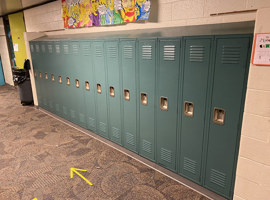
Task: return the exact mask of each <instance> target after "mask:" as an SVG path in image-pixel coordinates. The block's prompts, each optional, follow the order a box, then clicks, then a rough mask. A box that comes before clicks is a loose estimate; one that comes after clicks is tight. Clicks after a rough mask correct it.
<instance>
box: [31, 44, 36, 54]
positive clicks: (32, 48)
mask: <svg viewBox="0 0 270 200" xmlns="http://www.w3.org/2000/svg"><path fill="white" fill-rule="evenodd" d="M30 48H31V52H32V53H33V52H34V51H35V49H34V45H32V44H31V45H30Z"/></svg>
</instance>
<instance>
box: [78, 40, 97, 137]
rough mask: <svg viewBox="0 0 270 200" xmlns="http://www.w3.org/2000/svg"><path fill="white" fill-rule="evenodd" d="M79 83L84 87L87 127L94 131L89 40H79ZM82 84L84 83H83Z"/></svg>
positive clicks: (92, 78)
mask: <svg viewBox="0 0 270 200" xmlns="http://www.w3.org/2000/svg"><path fill="white" fill-rule="evenodd" d="M80 49H81V62H80V63H81V64H80V66H81V71H80V73H81V76H80V77H81V79H82V80H81V81H82V82H81V84H82V87H84V89H83V90H84V101H85V107H84V109H85V112H86V113H85V114H86V124H87V129H89V130H91V131H93V132H96V105H95V89H96V88H95V85H94V84H95V81H94V71H93V59H92V56H93V55H92V52H91V43H90V41H81V42H80ZM83 84H84V85H83Z"/></svg>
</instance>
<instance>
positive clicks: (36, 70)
mask: <svg viewBox="0 0 270 200" xmlns="http://www.w3.org/2000/svg"><path fill="white" fill-rule="evenodd" d="M30 51H31V58H32V67H33V72H34V78H35V83H36V92H37V99H38V105H39V106H40V107H43V106H42V99H41V91H40V79H39V76H38V74H39V64H38V62H37V61H38V55H37V54H36V52H35V42H30Z"/></svg>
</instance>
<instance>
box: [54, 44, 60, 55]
mask: <svg viewBox="0 0 270 200" xmlns="http://www.w3.org/2000/svg"><path fill="white" fill-rule="evenodd" d="M55 52H56V53H60V45H59V44H56V45H55Z"/></svg>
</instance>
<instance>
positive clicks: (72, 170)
mask: <svg viewBox="0 0 270 200" xmlns="http://www.w3.org/2000/svg"><path fill="white" fill-rule="evenodd" d="M77 171H83V172H86V171H87V170H85V169H77V168H70V178H73V172H74V173H76V174H78V175H79V176H80V177H81V178H82V179H83V180H85V181H86V183H88V184H89V185H93V184H92V183H91V182H90V181H88V180H87V179H86V178H84V177H83V175H81V174H80V173H79V172H77Z"/></svg>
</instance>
